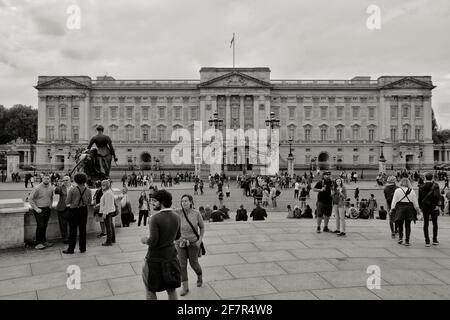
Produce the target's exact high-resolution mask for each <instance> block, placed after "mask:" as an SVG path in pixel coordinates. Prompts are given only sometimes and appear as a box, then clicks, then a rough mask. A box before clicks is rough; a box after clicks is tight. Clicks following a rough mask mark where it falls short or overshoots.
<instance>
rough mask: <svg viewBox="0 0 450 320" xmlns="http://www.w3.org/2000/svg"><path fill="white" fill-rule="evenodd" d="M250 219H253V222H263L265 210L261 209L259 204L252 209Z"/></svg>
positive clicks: (265, 216) (265, 214)
mask: <svg viewBox="0 0 450 320" xmlns="http://www.w3.org/2000/svg"><path fill="white" fill-rule="evenodd" d="M250 218H253V221H264V220H265V218H267V212H266V209H264V208H261V206H260V204H259V202H258V203H257V204H256V208H255V209H253V211H252V213H250Z"/></svg>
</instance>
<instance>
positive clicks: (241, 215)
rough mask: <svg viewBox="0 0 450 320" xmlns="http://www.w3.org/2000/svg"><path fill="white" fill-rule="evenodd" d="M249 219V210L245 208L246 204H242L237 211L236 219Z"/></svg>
mask: <svg viewBox="0 0 450 320" xmlns="http://www.w3.org/2000/svg"><path fill="white" fill-rule="evenodd" d="M247 220H248V215H247V210H245V209H244V205H243V204H241V206H240V207H239V209H238V210H237V212H236V221H247Z"/></svg>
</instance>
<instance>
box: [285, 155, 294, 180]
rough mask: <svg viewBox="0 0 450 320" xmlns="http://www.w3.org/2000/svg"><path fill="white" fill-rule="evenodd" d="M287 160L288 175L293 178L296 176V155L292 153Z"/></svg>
mask: <svg viewBox="0 0 450 320" xmlns="http://www.w3.org/2000/svg"><path fill="white" fill-rule="evenodd" d="M287 161H288V168H287V169H288V175H289V177H290V178H292V177H293V176H294V156H293V155H292V154H290V155H289V156H288V157H287Z"/></svg>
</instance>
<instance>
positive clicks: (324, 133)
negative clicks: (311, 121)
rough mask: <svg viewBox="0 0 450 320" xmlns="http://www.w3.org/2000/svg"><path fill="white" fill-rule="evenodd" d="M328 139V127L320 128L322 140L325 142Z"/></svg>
mask: <svg viewBox="0 0 450 320" xmlns="http://www.w3.org/2000/svg"><path fill="white" fill-rule="evenodd" d="M327 140H328V134H327V128H321V129H320V141H322V142H324V141H327Z"/></svg>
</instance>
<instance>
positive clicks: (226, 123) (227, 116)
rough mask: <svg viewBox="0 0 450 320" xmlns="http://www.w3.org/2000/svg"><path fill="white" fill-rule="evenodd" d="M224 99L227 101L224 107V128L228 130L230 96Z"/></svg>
mask: <svg viewBox="0 0 450 320" xmlns="http://www.w3.org/2000/svg"><path fill="white" fill-rule="evenodd" d="M225 99H226V101H227V103H226V107H225V128H226V129H227V130H228V129H230V123H231V107H230V100H231V96H230V95H228V94H227V95H226V96H225Z"/></svg>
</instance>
